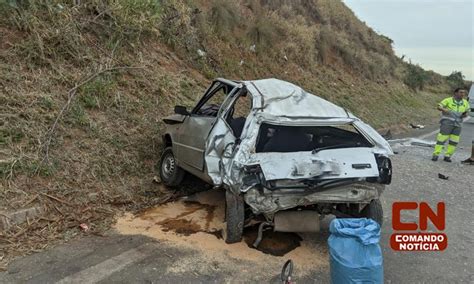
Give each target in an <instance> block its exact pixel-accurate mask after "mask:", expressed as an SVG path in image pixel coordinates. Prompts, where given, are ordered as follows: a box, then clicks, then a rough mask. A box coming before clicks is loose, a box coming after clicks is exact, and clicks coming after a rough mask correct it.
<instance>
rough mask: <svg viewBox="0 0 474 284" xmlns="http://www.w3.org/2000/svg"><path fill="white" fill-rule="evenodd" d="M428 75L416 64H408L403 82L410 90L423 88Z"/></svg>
mask: <svg viewBox="0 0 474 284" xmlns="http://www.w3.org/2000/svg"><path fill="white" fill-rule="evenodd" d="M428 79H429V78H428V75H427V73H426V71H425V70H423V68H421V67H420V66H418V65H413V64H411V63H410V64H408V69H407V73H406V75H405V78H404V83H405V84H406V85H407V86H408V87H410V88H411V89H412V90H414V91H416V90H423V88H424V86H425V83H426V81H427V80H428Z"/></svg>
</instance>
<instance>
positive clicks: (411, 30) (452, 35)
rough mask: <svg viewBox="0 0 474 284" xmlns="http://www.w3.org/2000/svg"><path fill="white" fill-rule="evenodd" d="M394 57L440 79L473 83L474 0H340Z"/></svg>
mask: <svg viewBox="0 0 474 284" xmlns="http://www.w3.org/2000/svg"><path fill="white" fill-rule="evenodd" d="M343 1H344V2H345V3H346V5H347V6H349V7H350V8H351V9H352V10H353V11H354V13H355V14H356V15H357V17H359V19H361V20H362V21H364V22H366V23H367V24H368V25H369V26H370V27H372V28H373V29H374V30H375V31H377V32H378V33H381V34H384V35H386V36H388V37H390V38H391V39H393V41H394V48H395V52H396V54H397V55H398V56H401V55H405V58H407V59H411V61H412V63H417V64H420V65H421V66H422V67H423V68H425V69H428V70H434V71H436V72H438V73H440V74H443V75H449V74H451V72H452V71H454V70H456V71H461V72H462V73H463V74H464V75H465V76H466V79H468V80H474V21H473V17H474V0H343Z"/></svg>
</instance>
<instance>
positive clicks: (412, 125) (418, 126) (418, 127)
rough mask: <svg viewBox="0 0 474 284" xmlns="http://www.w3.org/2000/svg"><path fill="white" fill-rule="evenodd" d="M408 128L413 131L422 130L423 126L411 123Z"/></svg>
mask: <svg viewBox="0 0 474 284" xmlns="http://www.w3.org/2000/svg"><path fill="white" fill-rule="evenodd" d="M410 127H411V128H413V129H423V128H425V126H424V125H422V124H413V123H410Z"/></svg>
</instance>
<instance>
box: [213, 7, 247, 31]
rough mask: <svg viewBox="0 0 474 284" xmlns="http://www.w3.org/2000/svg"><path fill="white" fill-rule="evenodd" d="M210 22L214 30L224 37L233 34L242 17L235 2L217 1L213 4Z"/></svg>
mask: <svg viewBox="0 0 474 284" xmlns="http://www.w3.org/2000/svg"><path fill="white" fill-rule="evenodd" d="M209 20H210V22H211V24H212V27H213V29H214V30H215V31H216V32H217V33H218V34H219V35H221V36H222V35H226V34H227V33H228V32H232V30H233V29H234V28H235V27H236V26H237V25H238V24H239V20H240V17H239V14H238V13H237V8H236V7H235V6H234V5H233V2H230V1H229V0H224V1H219V0H215V1H212V3H211V9H210V11H209ZM227 35H228V34H227Z"/></svg>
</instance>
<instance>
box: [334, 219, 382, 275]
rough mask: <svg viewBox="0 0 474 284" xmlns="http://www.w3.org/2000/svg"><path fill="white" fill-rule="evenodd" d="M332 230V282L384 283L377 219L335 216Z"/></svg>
mask: <svg viewBox="0 0 474 284" xmlns="http://www.w3.org/2000/svg"><path fill="white" fill-rule="evenodd" d="M329 231H330V232H331V236H330V237H329V240H328V243H329V255H330V266H331V282H332V283H334V284H343V283H383V259H382V250H381V248H380V245H379V241H380V226H379V224H378V223H377V222H375V221H374V220H372V219H367V218H346V219H334V220H332V221H331V224H330V226H329Z"/></svg>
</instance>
